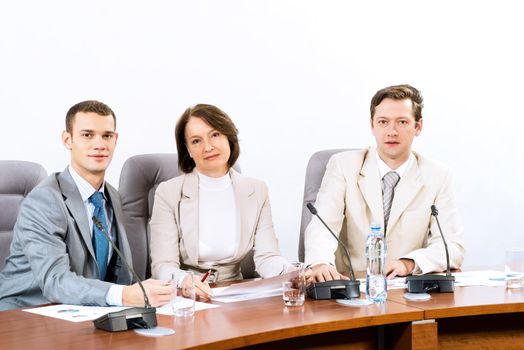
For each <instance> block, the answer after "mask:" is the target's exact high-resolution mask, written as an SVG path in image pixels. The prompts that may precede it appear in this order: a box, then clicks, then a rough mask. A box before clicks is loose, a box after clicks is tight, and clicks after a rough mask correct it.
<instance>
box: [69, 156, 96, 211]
mask: <svg viewBox="0 0 524 350" xmlns="http://www.w3.org/2000/svg"><path fill="white" fill-rule="evenodd" d="M67 168H68V170H69V174H71V177H72V178H73V181H74V182H75V185H76V187H77V188H78V191H79V192H80V196H81V197H82V201H84V202H85V201H87V200H88V199H89V197H91V196H92V195H93V193H95V192H96V189H95V188H94V187H93V186H91V184H90V183H89V182H88V181H87V180H86V179H84V178H83V177H82V176H80V175H79V174H78V173H77V172H76V171H75V169H74V168H73V167H72V166H71V165H69V166H68V167H67ZM99 192H102V194H103V195H104V198H105V194H104V193H105V183H102V186H101V187H100V190H99Z"/></svg>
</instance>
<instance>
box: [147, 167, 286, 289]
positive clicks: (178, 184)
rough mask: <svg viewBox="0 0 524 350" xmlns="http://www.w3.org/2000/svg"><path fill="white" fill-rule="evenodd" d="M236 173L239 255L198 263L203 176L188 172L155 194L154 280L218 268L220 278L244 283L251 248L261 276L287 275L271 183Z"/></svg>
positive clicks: (161, 185) (163, 185)
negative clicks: (270, 194) (244, 267)
mask: <svg viewBox="0 0 524 350" xmlns="http://www.w3.org/2000/svg"><path fill="white" fill-rule="evenodd" d="M230 173H231V182H232V185H233V190H234V192H235V200H236V203H237V207H238V208H239V210H240V215H239V219H240V242H238V245H237V247H236V252H235V255H234V256H233V257H232V258H229V259H223V260H222V261H216V262H214V263H213V264H212V265H203V264H202V263H200V262H199V261H198V249H199V243H198V215H199V213H198V175H197V174H196V172H192V173H190V174H184V175H181V176H178V177H175V178H173V179H171V180H168V181H165V182H163V183H161V184H160V185H159V186H158V188H157V190H156V193H155V202H154V203H155V204H154V206H153V214H152V216H151V221H150V229H151V260H152V263H151V267H152V268H151V270H152V274H153V277H154V278H158V279H169V278H171V274H175V276H177V278H178V276H179V275H180V273H181V270H180V269H189V270H192V271H194V272H195V273H203V272H205V271H207V269H215V270H217V271H218V280H231V279H240V278H242V275H241V273H240V261H241V260H242V258H243V257H244V256H246V254H247V253H248V252H249V251H250V250H251V249H254V260H255V267H256V270H257V272H258V273H259V274H260V276H262V277H270V276H275V275H278V274H280V273H282V271H283V269H284V267H285V266H286V265H287V264H288V262H287V260H286V259H285V258H283V257H282V256H280V251H279V248H278V240H277V238H276V236H275V232H274V229H273V220H272V218H271V208H270V205H269V198H268V193H267V192H268V191H267V187H266V185H265V184H264V183H263V182H262V181H259V180H255V179H251V178H248V177H245V176H242V175H240V174H239V173H237V172H236V171H235V170H233V169H231V170H230Z"/></svg>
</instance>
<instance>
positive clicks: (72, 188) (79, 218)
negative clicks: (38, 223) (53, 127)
mask: <svg viewBox="0 0 524 350" xmlns="http://www.w3.org/2000/svg"><path fill="white" fill-rule="evenodd" d="M57 179H58V183H59V185H60V190H61V191H62V195H63V196H64V197H65V198H64V202H65V205H66V207H67V209H68V210H69V213H70V214H71V216H72V217H73V219H74V220H75V222H76V226H77V229H78V230H79V231H80V236H81V237H82V238H83V240H84V243H85V246H86V247H87V250H88V251H89V254H91V256H92V258H93V260H94V261H96V257H95V252H94V249H93V243H92V240H91V233H90V232H89V222H88V221H87V220H88V218H87V215H86V208H85V206H84V202H83V201H82V197H81V196H80V192H79V191H78V188H77V187H76V184H75V182H74V181H73V178H72V177H71V175H70V174H69V171H68V170H67V169H66V170H64V171H63V172H61V173H60V174H58V178H57Z"/></svg>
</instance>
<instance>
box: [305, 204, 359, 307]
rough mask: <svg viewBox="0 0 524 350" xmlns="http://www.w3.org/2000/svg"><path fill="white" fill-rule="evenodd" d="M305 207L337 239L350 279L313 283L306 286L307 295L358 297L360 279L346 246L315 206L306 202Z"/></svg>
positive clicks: (336, 297)
mask: <svg viewBox="0 0 524 350" xmlns="http://www.w3.org/2000/svg"><path fill="white" fill-rule="evenodd" d="M306 207H307V208H308V210H309V211H310V212H311V214H313V215H315V216H316V217H317V218H318V219H319V220H320V222H322V224H323V225H324V226H325V227H326V228H327V230H328V231H329V233H331V235H332V236H333V237H334V238H335V239H336V240H337V242H338V244H339V245H340V246H342V248H344V252H345V254H346V258H347V259H348V265H349V274H350V276H351V280H349V281H348V280H335V281H327V282H319V283H313V284H311V285H310V286H309V287H308V288H307V292H308V295H309V296H310V297H311V298H313V299H341V298H345V299H351V298H359V297H360V281H359V280H357V279H356V278H355V272H354V271H353V266H352V265H351V257H350V256H349V251H348V248H347V247H346V245H345V244H344V243H342V241H341V240H340V239H339V238H338V237H337V236H336V235H335V234H334V233H333V231H332V230H331V229H330V228H329V226H328V225H327V224H326V223H325V222H324V220H322V218H321V217H320V215H318V211H317V208H315V206H314V205H313V204H312V203H307V204H306Z"/></svg>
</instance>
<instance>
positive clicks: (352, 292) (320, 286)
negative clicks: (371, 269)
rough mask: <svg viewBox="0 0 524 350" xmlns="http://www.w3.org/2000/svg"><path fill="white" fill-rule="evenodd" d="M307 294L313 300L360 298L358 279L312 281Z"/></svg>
mask: <svg viewBox="0 0 524 350" xmlns="http://www.w3.org/2000/svg"><path fill="white" fill-rule="evenodd" d="M307 295H308V296H309V297H310V298H312V299H315V300H326V299H352V298H360V281H357V280H354V281H353V280H349V281H348V280H335V281H327V282H319V283H312V284H311V285H309V286H308V287H307Z"/></svg>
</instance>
